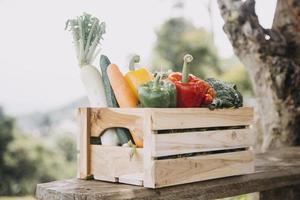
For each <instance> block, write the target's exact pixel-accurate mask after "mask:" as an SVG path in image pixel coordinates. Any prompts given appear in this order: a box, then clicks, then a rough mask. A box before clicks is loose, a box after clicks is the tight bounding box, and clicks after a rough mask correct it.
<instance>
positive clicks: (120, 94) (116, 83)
mask: <svg viewBox="0 0 300 200" xmlns="http://www.w3.org/2000/svg"><path fill="white" fill-rule="evenodd" d="M107 74H108V78H109V81H110V84H111V86H112V88H113V91H114V93H115V96H116V99H117V101H118V104H119V106H120V108H135V107H137V105H138V98H137V97H136V96H135V95H134V93H133V91H132V90H131V88H130V87H129V85H128V83H127V82H126V81H125V78H124V76H123V74H122V72H121V71H120V69H119V67H118V66H117V65H116V64H110V65H109V66H108V68H107ZM140 134H141V133H136V132H131V136H132V138H133V141H134V143H135V144H136V146H137V147H143V136H142V135H140Z"/></svg>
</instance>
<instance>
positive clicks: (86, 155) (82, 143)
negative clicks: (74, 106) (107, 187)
mask: <svg viewBox="0 0 300 200" xmlns="http://www.w3.org/2000/svg"><path fill="white" fill-rule="evenodd" d="M77 114H78V115H77V118H78V121H79V124H80V134H78V137H77V152H78V153H77V178H81V179H85V178H87V177H89V176H90V175H91V173H90V148H89V144H90V109H89V108H81V109H78V113H77Z"/></svg>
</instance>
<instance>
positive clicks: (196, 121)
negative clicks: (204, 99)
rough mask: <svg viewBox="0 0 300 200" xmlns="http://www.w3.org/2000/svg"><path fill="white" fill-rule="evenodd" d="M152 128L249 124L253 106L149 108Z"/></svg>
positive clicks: (251, 118)
mask: <svg viewBox="0 0 300 200" xmlns="http://www.w3.org/2000/svg"><path fill="white" fill-rule="evenodd" d="M151 112H152V122H153V123H152V129H153V130H166V129H186V128H202V127H222V126H240V125H251V124H252V120H253V108H249V107H242V108H238V109H216V110H214V111H211V110H209V109H207V108H176V109H163V108H162V109H151Z"/></svg>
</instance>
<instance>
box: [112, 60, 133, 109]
mask: <svg viewBox="0 0 300 200" xmlns="http://www.w3.org/2000/svg"><path fill="white" fill-rule="evenodd" d="M107 75H108V79H109V81H110V84H111V87H112V89H113V90H114V93H115V96H116V99H117V101H118V104H119V106H120V108H135V107H137V105H138V99H137V97H136V96H135V95H134V93H133V91H132V90H131V89H130V87H129V85H128V83H127V82H126V81H125V78H124V76H123V74H122V73H121V71H120V69H119V67H118V66H117V65H116V64H110V65H109V66H108V68H107Z"/></svg>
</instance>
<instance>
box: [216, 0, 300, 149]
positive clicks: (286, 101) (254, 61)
mask: <svg viewBox="0 0 300 200" xmlns="http://www.w3.org/2000/svg"><path fill="white" fill-rule="evenodd" d="M218 3H219V7H220V10H221V15H222V17H223V19H224V21H225V25H224V31H225V33H226V34H227V36H228V38H229V39H230V41H231V43H232V46H233V48H234V52H235V54H236V55H237V56H238V57H239V59H240V60H241V61H242V62H243V63H244V65H245V66H246V68H247V69H248V72H249V75H250V78H251V81H252V85H253V89H254V93H255V95H256V99H257V102H258V110H259V115H260V119H261V123H262V127H263V128H262V129H263V144H262V149H263V150H267V149H270V148H276V147H280V146H287V145H299V144H300V67H299V66H300V1H299V0H278V2H277V8H276V13H275V17H274V22H273V27H272V29H264V28H263V27H262V26H261V25H260V24H259V21H258V18H257V15H256V13H255V0H246V1H241V0H218ZM266 9H268V8H266Z"/></svg>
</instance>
